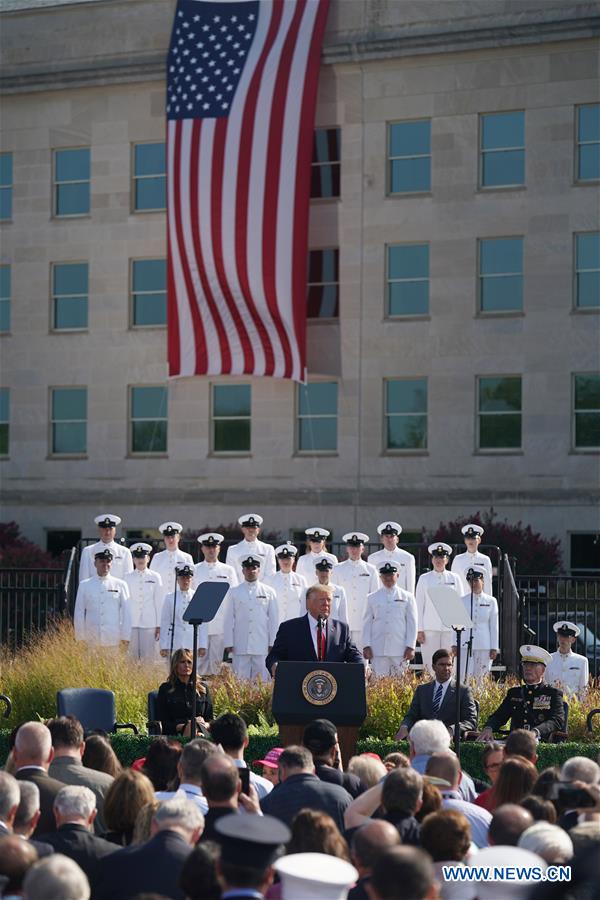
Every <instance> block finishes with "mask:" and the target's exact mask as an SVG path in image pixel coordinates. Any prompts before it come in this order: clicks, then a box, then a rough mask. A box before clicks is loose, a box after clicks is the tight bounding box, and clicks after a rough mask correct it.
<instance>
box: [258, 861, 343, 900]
mask: <svg viewBox="0 0 600 900" xmlns="http://www.w3.org/2000/svg"><path fill="white" fill-rule="evenodd" d="M273 867H274V868H275V869H276V870H277V872H278V873H279V877H280V878H281V881H282V888H283V890H282V897H285V900H345V898H346V896H347V893H348V888H349V887H351V886H352V885H353V884H355V882H356V881H357V879H358V872H357V871H356V869H355V868H354V866H352V865H350V863H349V862H346V861H345V860H344V859H338V858H337V857H336V856H329V855H327V854H326V853H292V854H291V855H290V856H282V857H281V858H280V859H278V860H276V861H275V862H274V863H273Z"/></svg>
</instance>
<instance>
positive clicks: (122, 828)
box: [104, 769, 154, 847]
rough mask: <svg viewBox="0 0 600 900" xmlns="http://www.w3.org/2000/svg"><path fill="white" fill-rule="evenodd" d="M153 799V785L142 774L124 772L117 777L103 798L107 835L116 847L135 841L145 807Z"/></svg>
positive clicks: (129, 770) (127, 770)
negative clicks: (135, 832)
mask: <svg viewBox="0 0 600 900" xmlns="http://www.w3.org/2000/svg"><path fill="white" fill-rule="evenodd" d="M153 800H154V791H153V790H152V782H151V781H150V779H149V778H146V776H145V775H142V773H141V772H135V771H134V770H133V769H125V770H124V771H123V772H121V774H120V775H118V776H117V778H115V780H114V781H113V783H112V784H111V786H110V787H109V789H108V793H107V794H106V797H105V799H104V820H105V822H106V827H107V829H108V831H107V832H106V834H105V835H104V837H105V838H106V840H107V841H112V843H113V844H120V845H121V846H123V847H124V846H127V845H128V844H130V843H131V839H132V838H133V827H134V825H135V820H136V818H137V814H138V813H139V811H140V809H141V808H142V806H144V805H145V804H146V803H151V802H152V801H153Z"/></svg>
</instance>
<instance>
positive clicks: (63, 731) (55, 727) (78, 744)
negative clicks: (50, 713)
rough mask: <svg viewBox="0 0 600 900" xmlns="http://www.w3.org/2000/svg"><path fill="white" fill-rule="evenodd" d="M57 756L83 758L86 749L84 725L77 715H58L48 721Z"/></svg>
mask: <svg viewBox="0 0 600 900" xmlns="http://www.w3.org/2000/svg"><path fill="white" fill-rule="evenodd" d="M47 726H48V730H49V732H50V735H51V737H52V746H53V747H54V755H55V756H71V757H74V758H75V759H81V757H82V756H83V751H84V750H85V741H84V735H83V726H82V724H81V722H80V721H79V719H76V718H75V716H57V717H56V718H55V719H50V721H49V722H48V723H47Z"/></svg>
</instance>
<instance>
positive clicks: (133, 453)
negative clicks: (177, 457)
mask: <svg viewBox="0 0 600 900" xmlns="http://www.w3.org/2000/svg"><path fill="white" fill-rule="evenodd" d="M137 388H161V389H162V390H164V391H165V392H166V398H167V413H166V416H165V417H164V419H161V418H152V419H146V418H139V419H135V420H134V418H133V392H134V390H136V389H137ZM134 421H135V422H166V423H167V431H166V449H165V450H134V449H133V423H134ZM168 455H169V386H168V384H157V383H154V382H153V383H151V384H129V385H128V386H127V457H128V458H129V459H143V458H147V459H166V458H167V457H168Z"/></svg>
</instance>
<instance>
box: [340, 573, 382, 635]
mask: <svg viewBox="0 0 600 900" xmlns="http://www.w3.org/2000/svg"><path fill="white" fill-rule="evenodd" d="M331 578H332V581H333V582H334V583H335V584H337V585H339V586H340V587H343V588H344V590H345V591H346V598H347V600H348V624H349V625H350V631H351V633H352V643H353V644H354V645H355V646H356V647H362V646H363V642H362V629H363V619H364V617H365V610H366V608H367V597H368V596H369V594H372V593H373V592H374V591H376V590H377V589H378V587H379V576H378V575H377V569H376V568H375V566H372V565H371V564H370V563H368V562H365V561H364V559H357V560H356V561H355V560H352V559H345V560H344V562H342V563H339V565H337V566H336V567H335V569H334V570H333V572H332V573H331Z"/></svg>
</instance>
